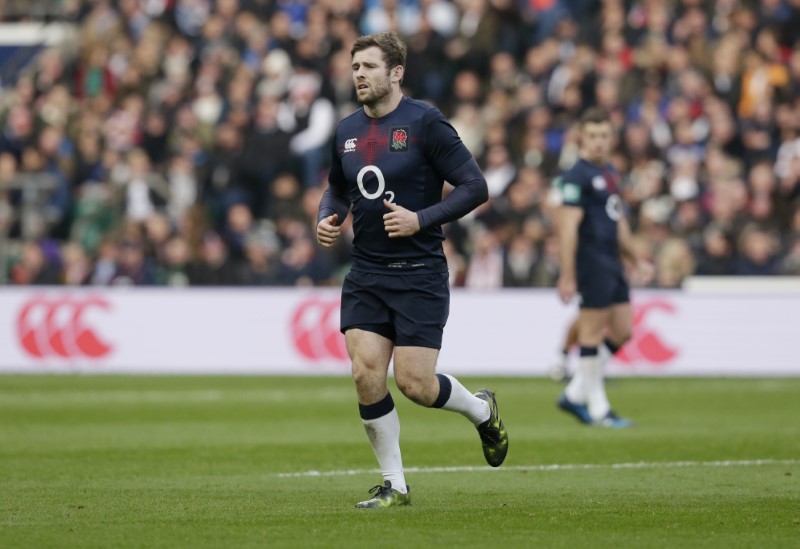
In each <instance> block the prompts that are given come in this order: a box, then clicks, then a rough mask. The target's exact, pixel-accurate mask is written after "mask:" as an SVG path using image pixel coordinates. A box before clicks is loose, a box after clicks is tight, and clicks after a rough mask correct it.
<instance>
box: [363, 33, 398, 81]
mask: <svg viewBox="0 0 800 549" xmlns="http://www.w3.org/2000/svg"><path fill="white" fill-rule="evenodd" d="M373 46H374V47H376V48H378V49H379V50H381V52H382V53H383V60H384V61H385V62H386V69H387V72H388V71H390V70H392V69H393V68H395V67H397V66H398V65H399V66H401V67H405V66H406V51H407V49H406V45H405V43H404V42H403V41H402V40H400V37H399V36H398V35H397V33H395V32H379V33H376V34H368V35H366V36H359V37H358V38H357V39H356V41H355V43H354V44H353V47H352V49H351V50H350V56H351V57H352V56H354V55H355V54H356V52H359V51H361V50H365V49H367V48H371V47H373Z"/></svg>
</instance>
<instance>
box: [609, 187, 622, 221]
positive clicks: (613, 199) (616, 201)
mask: <svg viewBox="0 0 800 549" xmlns="http://www.w3.org/2000/svg"><path fill="white" fill-rule="evenodd" d="M606 214H608V217H610V218H611V219H613V220H614V221H619V220H620V219H622V199H621V198H620V197H619V195H618V194H612V195H611V196H609V197H608V200H606Z"/></svg>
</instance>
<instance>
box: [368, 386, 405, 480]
mask: <svg viewBox="0 0 800 549" xmlns="http://www.w3.org/2000/svg"><path fill="white" fill-rule="evenodd" d="M358 411H359V413H360V414H361V423H363V424H364V430H365V431H366V432H367V437H368V438H369V442H370V444H372V451H373V452H375V457H376V458H378V464H379V465H380V467H381V473H383V480H385V481H386V480H388V481H389V482H391V483H392V488H394V489H395V490H397V491H398V492H402V493H404V494H405V493H406V492H407V491H408V490H407V489H406V479H405V475H404V474H403V458H402V456H401V455H400V417H399V416H398V415H397V408H395V407H394V400H392V395H391V393H387V394H386V397H385V398H384V399H383V400H381V401H379V402H376V403H375V404H368V405H366V406H364V405H363V404H359V405H358Z"/></svg>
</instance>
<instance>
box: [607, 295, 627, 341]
mask: <svg viewBox="0 0 800 549" xmlns="http://www.w3.org/2000/svg"><path fill="white" fill-rule="evenodd" d="M608 332H609V333H608V336H609V338H611V341H613V342H614V343H616V344H618V345H619V344H622V343H625V342H626V341H628V340H629V339H630V338H631V336H632V335H633V333H632V332H633V307H631V304H630V302H627V303H617V304H615V305H612V306H611V307H609V319H608Z"/></svg>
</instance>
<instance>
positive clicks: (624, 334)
mask: <svg viewBox="0 0 800 549" xmlns="http://www.w3.org/2000/svg"><path fill="white" fill-rule="evenodd" d="M631 337H633V331H632V330H631V329H630V328H626V329H624V330H619V331H616V332H615V333H614V337H613V338H612V339H613V341H614V343H615V344H616V346H617V347H622V346H623V345H625V344H626V343H627V342H629V341H630V340H631Z"/></svg>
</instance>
